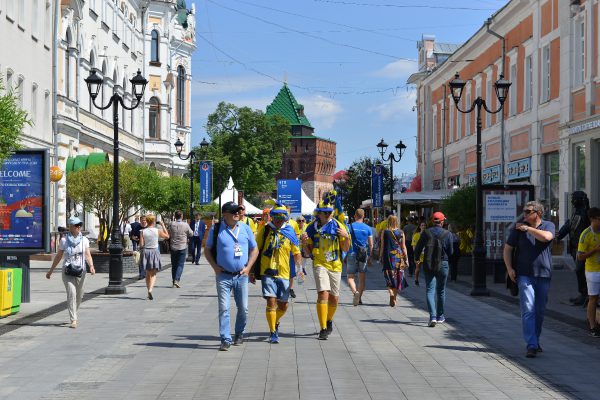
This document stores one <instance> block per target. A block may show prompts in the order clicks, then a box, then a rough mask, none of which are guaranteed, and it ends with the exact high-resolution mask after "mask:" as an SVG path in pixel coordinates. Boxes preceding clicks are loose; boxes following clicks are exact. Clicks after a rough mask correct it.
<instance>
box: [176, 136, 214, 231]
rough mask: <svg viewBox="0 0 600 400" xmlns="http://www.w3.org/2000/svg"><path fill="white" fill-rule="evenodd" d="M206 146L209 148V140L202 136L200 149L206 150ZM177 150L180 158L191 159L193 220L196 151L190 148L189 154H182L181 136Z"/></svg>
mask: <svg viewBox="0 0 600 400" xmlns="http://www.w3.org/2000/svg"><path fill="white" fill-rule="evenodd" d="M206 148H208V142H207V141H206V139H205V138H202V142H200V149H202V150H203V151H204V150H205V149H206ZM175 151H176V152H177V156H178V157H179V159H180V160H183V161H186V160H190V221H192V214H193V213H194V159H195V158H196V153H195V152H194V150H190V153H189V154H188V155H187V156H185V157H184V156H182V155H181V152H182V151H183V143H182V142H181V140H180V139H179V138H177V141H176V142H175Z"/></svg>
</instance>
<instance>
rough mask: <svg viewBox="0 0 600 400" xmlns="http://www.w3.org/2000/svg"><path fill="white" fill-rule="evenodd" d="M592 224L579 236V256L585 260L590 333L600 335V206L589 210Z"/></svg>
mask: <svg viewBox="0 0 600 400" xmlns="http://www.w3.org/2000/svg"><path fill="white" fill-rule="evenodd" d="M588 217H589V220H590V223H591V224H590V226H589V227H587V228H586V229H585V230H584V231H583V232H582V233H581V236H580V238H579V247H578V249H577V258H578V259H579V261H583V262H585V278H586V282H587V293H588V296H589V299H588V304H587V319H588V323H589V324H590V335H591V336H593V337H596V338H598V337H600V327H598V324H597V322H596V307H597V305H598V295H600V208H598V207H592V208H590V209H589V210H588Z"/></svg>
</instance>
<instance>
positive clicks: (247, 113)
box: [197, 102, 290, 195]
mask: <svg viewBox="0 0 600 400" xmlns="http://www.w3.org/2000/svg"><path fill="white" fill-rule="evenodd" d="M206 131H207V133H208V135H209V136H210V138H211V145H210V146H209V148H208V150H207V151H206V153H205V154H202V151H201V150H200V149H198V150H197V151H198V153H197V154H202V155H203V156H205V157H201V158H206V159H209V160H213V166H214V184H213V189H214V191H215V193H217V194H218V193H221V192H222V191H223V189H224V188H225V185H227V182H228V179H229V176H231V177H232V178H233V181H234V182H235V184H236V188H237V189H240V190H244V191H245V193H247V194H248V195H253V194H256V193H259V192H271V191H272V190H274V189H275V188H276V183H275V179H273V178H274V176H275V175H277V173H279V171H280V169H281V162H282V158H283V152H284V151H285V150H287V149H289V146H290V144H289V136H290V125H289V123H288V122H287V120H285V119H284V118H282V117H280V116H267V115H265V114H264V113H263V112H262V111H260V110H252V109H250V108H249V107H236V106H235V105H233V104H229V103H225V102H221V103H219V105H218V106H217V109H216V110H215V112H214V113H212V114H210V115H209V116H208V122H207V124H206Z"/></svg>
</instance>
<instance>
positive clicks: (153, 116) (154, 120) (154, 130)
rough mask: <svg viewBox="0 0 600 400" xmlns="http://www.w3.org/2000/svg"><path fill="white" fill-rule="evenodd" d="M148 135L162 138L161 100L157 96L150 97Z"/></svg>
mask: <svg viewBox="0 0 600 400" xmlns="http://www.w3.org/2000/svg"><path fill="white" fill-rule="evenodd" d="M148 135H149V136H150V137H151V138H153V139H159V138H160V101H159V100H158V99H157V98H156V97H152V98H151V99H150V111H149V118H148Z"/></svg>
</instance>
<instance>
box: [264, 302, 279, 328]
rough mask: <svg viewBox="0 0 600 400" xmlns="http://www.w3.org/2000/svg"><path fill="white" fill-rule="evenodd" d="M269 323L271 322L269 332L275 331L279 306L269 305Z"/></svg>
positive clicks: (267, 313) (267, 314)
mask: <svg viewBox="0 0 600 400" xmlns="http://www.w3.org/2000/svg"><path fill="white" fill-rule="evenodd" d="M266 316H267V323H268V324H269V332H275V323H276V322H275V320H276V319H277V308H276V307H273V308H270V307H267V309H266Z"/></svg>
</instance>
